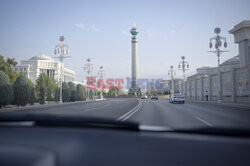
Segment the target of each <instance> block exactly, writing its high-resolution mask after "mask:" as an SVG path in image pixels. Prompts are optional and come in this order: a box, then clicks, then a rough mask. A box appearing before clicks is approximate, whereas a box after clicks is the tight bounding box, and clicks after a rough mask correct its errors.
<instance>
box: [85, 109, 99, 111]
mask: <svg viewBox="0 0 250 166" xmlns="http://www.w3.org/2000/svg"><path fill="white" fill-rule="evenodd" d="M95 109H97V108H89V109H86V110H83V111H90V110H95Z"/></svg>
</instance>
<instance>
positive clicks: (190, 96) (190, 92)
mask: <svg viewBox="0 0 250 166" xmlns="http://www.w3.org/2000/svg"><path fill="white" fill-rule="evenodd" d="M189 98H190V99H192V81H191V80H189Z"/></svg>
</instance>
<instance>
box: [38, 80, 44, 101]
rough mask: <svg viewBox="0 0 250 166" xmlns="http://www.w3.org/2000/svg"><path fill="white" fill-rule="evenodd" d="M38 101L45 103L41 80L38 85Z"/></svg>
mask: <svg viewBox="0 0 250 166" xmlns="http://www.w3.org/2000/svg"><path fill="white" fill-rule="evenodd" d="M39 103H40V104H45V84H44V82H43V81H42V82H41V84H40V87H39Z"/></svg>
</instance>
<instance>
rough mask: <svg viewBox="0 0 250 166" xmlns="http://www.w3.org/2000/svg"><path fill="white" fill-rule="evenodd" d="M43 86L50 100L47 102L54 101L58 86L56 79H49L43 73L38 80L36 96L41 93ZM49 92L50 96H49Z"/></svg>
mask: <svg viewBox="0 0 250 166" xmlns="http://www.w3.org/2000/svg"><path fill="white" fill-rule="evenodd" d="M42 84H43V86H44V87H43V88H44V93H45V94H44V95H45V96H46V98H47V97H49V100H47V99H46V100H47V101H52V94H53V95H54V94H55V89H56V87H57V86H58V85H57V83H56V81H55V79H54V78H53V77H49V76H48V75H47V74H46V73H44V72H43V73H41V74H40V75H39V77H38V78H37V79H36V87H35V92H36V94H39V93H40V90H41V86H42ZM48 92H49V93H50V94H48Z"/></svg>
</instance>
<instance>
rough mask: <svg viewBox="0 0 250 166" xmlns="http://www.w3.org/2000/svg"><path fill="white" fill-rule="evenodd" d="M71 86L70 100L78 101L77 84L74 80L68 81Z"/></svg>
mask: <svg viewBox="0 0 250 166" xmlns="http://www.w3.org/2000/svg"><path fill="white" fill-rule="evenodd" d="M68 85H69V88H70V93H71V95H70V101H72V102H75V101H76V86H75V84H74V83H73V82H69V83H68Z"/></svg>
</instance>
